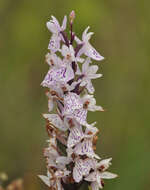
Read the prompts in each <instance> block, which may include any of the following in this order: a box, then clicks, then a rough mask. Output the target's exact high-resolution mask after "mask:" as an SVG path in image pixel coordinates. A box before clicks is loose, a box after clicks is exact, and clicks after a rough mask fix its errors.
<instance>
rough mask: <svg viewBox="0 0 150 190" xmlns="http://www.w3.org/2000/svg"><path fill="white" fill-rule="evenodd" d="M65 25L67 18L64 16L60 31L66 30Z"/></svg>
mask: <svg viewBox="0 0 150 190" xmlns="http://www.w3.org/2000/svg"><path fill="white" fill-rule="evenodd" d="M66 25H67V16H64V19H63V23H62V26H61V29H62V30H63V31H64V30H65V29H66Z"/></svg>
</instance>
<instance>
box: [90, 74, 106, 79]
mask: <svg viewBox="0 0 150 190" xmlns="http://www.w3.org/2000/svg"><path fill="white" fill-rule="evenodd" d="M102 76H103V75H102V74H89V75H88V78H90V79H97V78H100V77H102Z"/></svg>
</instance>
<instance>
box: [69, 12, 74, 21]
mask: <svg viewBox="0 0 150 190" xmlns="http://www.w3.org/2000/svg"><path fill="white" fill-rule="evenodd" d="M69 17H70V22H71V23H73V20H74V19H75V11H71V13H70V15H69Z"/></svg>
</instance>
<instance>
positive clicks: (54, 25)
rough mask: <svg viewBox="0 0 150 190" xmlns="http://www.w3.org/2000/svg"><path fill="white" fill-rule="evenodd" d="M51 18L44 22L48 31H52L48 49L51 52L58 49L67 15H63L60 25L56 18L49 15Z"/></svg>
mask: <svg viewBox="0 0 150 190" xmlns="http://www.w3.org/2000/svg"><path fill="white" fill-rule="evenodd" d="M51 17H52V20H50V21H49V22H47V23H46V26H47V28H48V30H49V31H50V32H52V37H51V39H50V42H49V45H48V49H49V50H51V51H52V52H56V51H58V50H59V49H60V41H61V40H62V35H61V32H62V31H64V30H65V29H66V24H67V17H66V16H64V20H63V23H62V26H60V24H59V22H58V20H57V19H56V18H55V17H54V16H51Z"/></svg>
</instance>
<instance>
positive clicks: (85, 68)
mask: <svg viewBox="0 0 150 190" xmlns="http://www.w3.org/2000/svg"><path fill="white" fill-rule="evenodd" d="M89 63H91V60H90V58H87V59H86V60H85V62H84V63H83V65H82V73H81V76H82V77H81V84H80V85H81V86H86V88H87V90H88V92H89V93H91V94H93V93H94V91H95V89H94V87H93V85H92V82H91V80H92V79H97V78H100V77H102V74H96V72H97V70H98V66H97V65H91V66H90V65H89Z"/></svg>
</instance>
